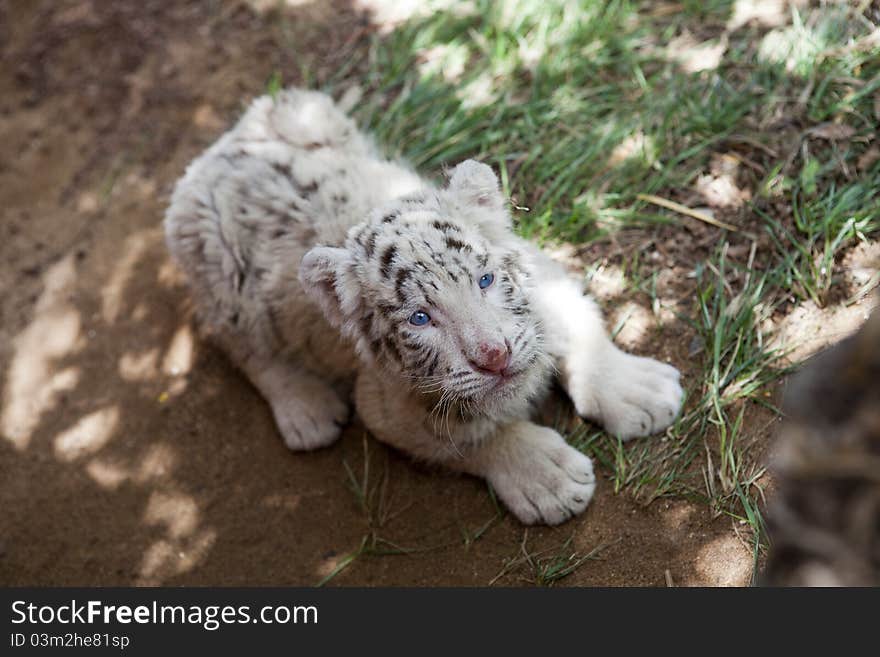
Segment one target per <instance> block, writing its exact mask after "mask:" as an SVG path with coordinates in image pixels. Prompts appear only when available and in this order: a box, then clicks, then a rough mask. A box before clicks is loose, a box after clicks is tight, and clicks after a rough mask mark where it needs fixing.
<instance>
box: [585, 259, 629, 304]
mask: <svg viewBox="0 0 880 657" xmlns="http://www.w3.org/2000/svg"><path fill="white" fill-rule="evenodd" d="M626 288H627V282H626V274H625V273H624V271H623V268H622V267H620V266H619V265H610V264H609V265H600V266H599V267H597V268H596V269H595V270H594V271H593V272H592V273H591V275H590V282H589V286H588V288H587V291H588V292H589V293H590V295H591V296H593V297H595V298H597V299H601V300H602V301H610V300H612V299H616V298H618V297H620V296H621V295H622V294H623V293H624V291H625V290H626Z"/></svg>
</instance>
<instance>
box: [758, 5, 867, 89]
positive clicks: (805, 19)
mask: <svg viewBox="0 0 880 657" xmlns="http://www.w3.org/2000/svg"><path fill="white" fill-rule="evenodd" d="M792 16H793V20H792V22H791V24H790V25H785V26H781V25H782V24H780V27H776V28H774V29H772V30H770V31H769V32H768V33H767V34H765V35H764V38H763V39H762V40H761V43H760V45H759V47H758V61H759V62H763V63H767V64H771V65H783V66H784V67H785V70H786V71H788V72H789V73H795V74H797V75H802V76H806V75H809V74H810V73H811V72H812V71H813V69H814V68H815V67H816V66H817V65H818V64H819V63H821V61H822V59H823V54H824V53H825V51H827V50H828V49H829V48H831V47H832V46H833V44H835V43H836V42H837V41H838V39H839V35H840V34H842V33H846V32H847V31H848V29H849V28H848V27H847V25H848V22H849V21H850V16H849V7H847V6H846V5H845V4H844V5H833V4H832V5H830V6H828V7H827V8H825V9H824V10H823V11H812V12H805V13H804V14H803V16H801V14H800V13H799V12H795V13H793V14H792ZM786 22H788V21H786Z"/></svg>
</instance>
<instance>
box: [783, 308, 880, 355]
mask: <svg viewBox="0 0 880 657" xmlns="http://www.w3.org/2000/svg"><path fill="white" fill-rule="evenodd" d="M878 302H880V299H878V298H877V297H876V296H871V297H867V298H865V299H864V300H862V301H861V302H857V303H854V304H852V305H849V306H847V305H842V304H841V305H834V306H827V307H825V308H820V307H819V306H817V305H816V304H815V303H814V302H813V301H812V300H809V299H808V300H806V301H802V302H800V303H799V304H797V305H796V306H795V308H794V309H793V310H792V311H791V312H789V313H788V314H787V315H785V317H783V318H782V319H781V321H779V322H778V323H777V325H776V327H775V332H774V334H773V337H772V339H771V340H770V344H769V346H770V348H771V349H773V348H775V349H779V350H781V351H782V352H783V353H785V359H786V361H788V362H790V363H798V362H801V361H803V360H805V359H806V358H809V357H810V356H812V355H813V354H815V353H816V352H818V351H819V350H821V349H824V348H825V347H828V346H830V345H832V344H834V343H836V342H839V341H840V340H843V339H844V338H845V337H847V336H849V335H851V334H853V333H855V332H856V330H858V329H859V327H860V326H861V325H862V324H863V323H864V321H865V320H866V319H868V316H869V315H870V314H871V311H872V310H873V309H874V308H875V307H876V306H877V305H878Z"/></svg>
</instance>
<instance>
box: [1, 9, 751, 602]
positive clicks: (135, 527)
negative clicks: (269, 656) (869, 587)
mask: <svg viewBox="0 0 880 657" xmlns="http://www.w3.org/2000/svg"><path fill="white" fill-rule="evenodd" d="M263 4H271V3H263ZM258 5H260V3H250V4H246V3H242V2H217V1H213V0H191V1H186V2H178V3H173V4H172V5H169V4H168V3H167V2H161V1H147V2H116V3H103V2H98V1H97V0H96V1H94V2H88V1H73V0H71V1H65V2H51V1H44V2H13V1H9V0H7V1H0V26H2V27H0V47H2V59H3V63H4V66H3V73H2V77H0V116H2V118H3V121H2V123H0V143H3V144H4V147H3V151H2V152H0V216H2V222H0V231H2V237H0V245H2V246H0V253H2V256H3V260H4V262H5V263H6V266H5V267H4V268H3V270H2V272H0V289H2V290H3V303H2V308H0V313H2V314H0V317H2V322H0V325H2V329H0V337H2V340H0V366H2V369H3V372H4V375H3V381H4V393H3V394H4V397H3V408H2V413H3V414H2V418H0V420H2V425H0V428H2V438H0V509H2V512H0V584H5V585H127V584H158V583H161V584H168V585H195V584H201V585H260V584H263V585H269V584H275V585H291V584H299V585H309V584H314V583H316V582H318V581H320V580H321V579H322V578H324V577H326V576H327V575H329V574H331V573H333V572H334V569H336V568H337V567H338V566H339V565H340V564H342V563H344V561H345V558H346V555H349V554H351V553H352V551H354V550H357V549H358V547H359V546H361V545H363V540H364V537H365V536H372V539H376V538H377V537H381V539H383V540H381V541H378V542H374V543H372V544H373V545H377V546H379V547H380V548H381V549H382V550H383V551H385V552H398V554H394V555H388V554H386V555H381V556H379V555H373V556H366V555H365V556H362V557H360V558H358V559H357V560H355V561H354V562H353V563H352V564H351V565H350V566H349V567H348V568H347V569H345V570H343V571H341V572H340V573H339V574H338V575H337V576H335V577H334V578H333V579H332V580H331V581H332V583H334V584H347V585H379V584H387V585H407V584H411V585H485V584H488V583H489V582H492V581H497V582H498V583H500V584H519V583H526V582H532V583H534V582H535V581H536V580H538V581H540V579H541V578H540V573H536V571H535V569H534V568H533V566H530V565H529V563H527V562H525V561H524V560H522V559H520V558H521V557H522V556H523V549H525V550H527V551H528V552H529V553H532V554H535V553H538V556H536V557H535V559H537V561H535V562H534V563H544V562H542V561H541V559H545V560H546V559H552V558H555V557H560V558H562V559H563V560H564V559H565V558H567V556H568V555H569V554H570V553H571V552H573V551H575V550H577V551H578V552H579V553H580V554H585V553H589V552H590V551H592V550H594V549H597V548H599V550H598V552H597V553H596V555H595V559H591V560H590V561H588V562H586V563H584V565H583V566H581V567H580V568H579V569H578V570H577V571H576V572H574V573H573V574H572V575H571V576H570V577H568V578H567V579H565V580H562V583H565V584H582V585H662V584H664V583H665V582H668V581H669V579H670V578H671V579H672V581H673V582H675V583H677V584H678V583H683V584H743V583H746V582H747V581H748V578H749V576H750V574H751V568H752V556H751V554H750V553H749V551H748V549H747V548H746V547H744V546H743V543H742V542H741V541H740V540H739V539H738V538H737V536H736V533H735V532H734V531H733V530H732V529H731V523H730V521H729V519H725V518H713V517H712V515H711V513H710V512H709V510H708V509H707V508H706V506H705V505H704V504H700V503H691V502H688V501H684V500H670V501H666V500H659V501H656V502H655V503H653V504H652V505H650V506H648V507H645V506H642V505H639V504H637V503H635V502H633V501H631V500H630V499H629V498H628V497H627V496H625V495H614V494H613V492H612V490H611V486H610V485H609V484H608V483H607V482H603V483H602V484H601V485H600V488H599V492H598V494H597V497H596V499H595V501H594V503H593V504H592V506H591V507H590V509H589V510H588V511H587V512H586V513H585V514H584V515H583V516H581V517H580V518H577V519H576V520H574V521H572V522H570V523H568V524H566V525H565V526H563V527H560V528H556V529H546V528H542V529H532V530H529V531H528V532H524V530H523V528H522V527H521V526H520V525H519V524H518V523H516V522H515V521H514V520H512V519H511V518H509V517H507V516H506V515H505V514H503V513H502V514H499V512H498V510H497V509H496V507H495V505H494V504H493V502H492V500H491V498H490V496H489V495H488V494H487V491H486V488H485V486H484V485H483V484H482V483H481V482H478V481H476V480H473V479H468V478H462V477H457V476H453V475H449V474H446V473H442V472H434V471H429V470H426V469H424V468H420V467H418V466H415V465H413V464H411V463H410V462H409V461H408V460H406V459H405V458H403V457H402V456H400V455H399V454H397V453H394V452H392V451H391V450H388V449H386V448H385V447H384V446H382V445H380V444H378V443H376V442H374V441H372V440H366V442H364V440H365V439H364V432H363V430H362V429H361V428H360V427H358V426H357V425H355V426H353V427H351V428H350V429H349V430H348V431H347V432H346V434H345V436H344V438H343V440H342V441H341V442H340V443H339V444H337V445H336V446H334V447H332V448H330V449H326V450H323V451H320V452H316V453H310V454H292V453H290V452H288V451H287V450H286V449H285V448H284V446H283V444H282V442H281V441H280V439H279V438H278V436H277V434H276V432H275V429H274V426H273V423H272V419H271V415H270V412H269V409H268V407H267V406H266V405H265V404H264V403H263V402H262V400H261V399H260V398H259V396H258V395H257V394H256V392H255V391H254V390H253V389H252V388H251V387H250V386H249V385H248V383H247V382H246V381H245V380H244V379H243V378H242V376H240V375H239V374H238V373H237V372H235V371H234V370H233V369H232V368H231V366H230V365H229V364H228V363H227V362H226V360H225V359H224V358H223V356H222V354H220V353H219V352H217V351H216V350H215V349H213V348H212V347H211V346H209V345H208V344H207V343H206V342H205V341H203V340H202V339H200V338H199V336H198V334H197V331H196V329H195V327H194V325H193V323H192V318H191V309H190V303H189V300H188V297H187V293H186V290H185V288H184V287H183V285H182V283H181V281H180V279H179V276H178V274H177V273H176V272H175V270H174V268H173V267H172V266H171V265H170V263H169V261H168V258H167V256H166V253H165V249H164V244H163V242H162V233H161V217H162V214H163V212H164V207H165V203H166V200H167V197H168V194H169V192H170V189H171V185H172V184H173V182H174V181H175V180H176V179H177V178H178V177H179V176H180V175H181V174H182V172H183V170H184V168H185V166H186V164H187V162H189V161H190V160H191V159H192V158H193V157H194V156H195V155H197V154H198V153H199V152H200V150H201V149H203V148H204V147H205V146H206V145H207V144H209V143H210V142H211V141H212V140H213V139H215V138H216V137H217V136H218V135H219V134H220V133H221V132H222V131H223V130H224V129H225V127H226V126H227V125H229V124H230V123H231V121H232V120H234V118H235V117H236V115H237V114H238V113H239V111H240V110H241V108H242V106H243V104H244V103H245V102H246V101H247V100H248V99H250V98H252V97H254V96H256V95H258V94H260V93H262V92H263V91H264V89H265V88H266V81H267V80H268V79H269V78H270V76H271V74H272V72H273V71H275V70H280V71H283V73H284V79H285V81H287V82H292V83H295V82H296V81H297V80H298V79H299V72H300V70H301V65H302V64H303V63H304V62H307V63H308V64H309V66H310V67H312V69H313V70H317V71H318V75H320V71H321V70H322V69H321V67H322V66H325V67H327V70H332V69H333V68H335V67H337V66H338V60H339V58H340V57H358V56H363V55H364V48H365V47H366V42H365V39H364V37H365V36H366V35H368V34H369V33H370V31H371V29H372V28H371V26H370V24H369V17H368V16H365V15H361V14H359V13H358V11H356V10H355V9H354V8H352V7H351V6H350V5H349V3H346V2H328V3H323V2H316V3H313V4H308V3H306V4H298V6H295V7H291V8H284V9H277V8H272V9H270V10H266V11H262V10H259V9H255V8H254V6H258ZM272 7H275V5H274V4H273V5H272ZM352 35H354V36H352ZM676 364H678V365H679V366H683V365H685V363H684V362H678V363H676ZM364 445H366V454H368V458H369V462H370V468H369V475H368V477H367V479H368V487H370V490H373V491H375V495H374V496H373V497H372V498H371V500H372V503H374V504H375V505H376V506H370V507H369V508H367V509H365V508H362V506H361V504H360V502H359V500H358V497H357V495H355V494H354V492H353V491H352V489H351V485H350V484H351V481H350V477H349V475H348V472H347V469H346V464H348V465H349V466H350V468H351V471H352V472H353V473H356V475H355V478H356V479H359V480H360V478H361V477H362V474H361V473H362V472H363V467H364V459H365V451H364ZM371 518H372V520H371ZM493 519H494V520H493ZM569 540H571V542H570V547H563V545H565V544H566V542H567V541H569ZM542 551H543V552H542ZM401 553H402V554H401ZM517 559H519V561H513V562H511V560H517ZM499 573H504V574H503V576H502V577H500V578H497V577H496V576H498V575H499Z"/></svg>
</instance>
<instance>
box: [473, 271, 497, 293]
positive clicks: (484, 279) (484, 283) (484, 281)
mask: <svg viewBox="0 0 880 657" xmlns="http://www.w3.org/2000/svg"><path fill="white" fill-rule="evenodd" d="M494 282H495V274H483V275H482V276H481V277H480V282H479V283H477V285H479V286H480V289H481V290H485V289H486V288H487V287H489V286H490V285H492V283H494Z"/></svg>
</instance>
